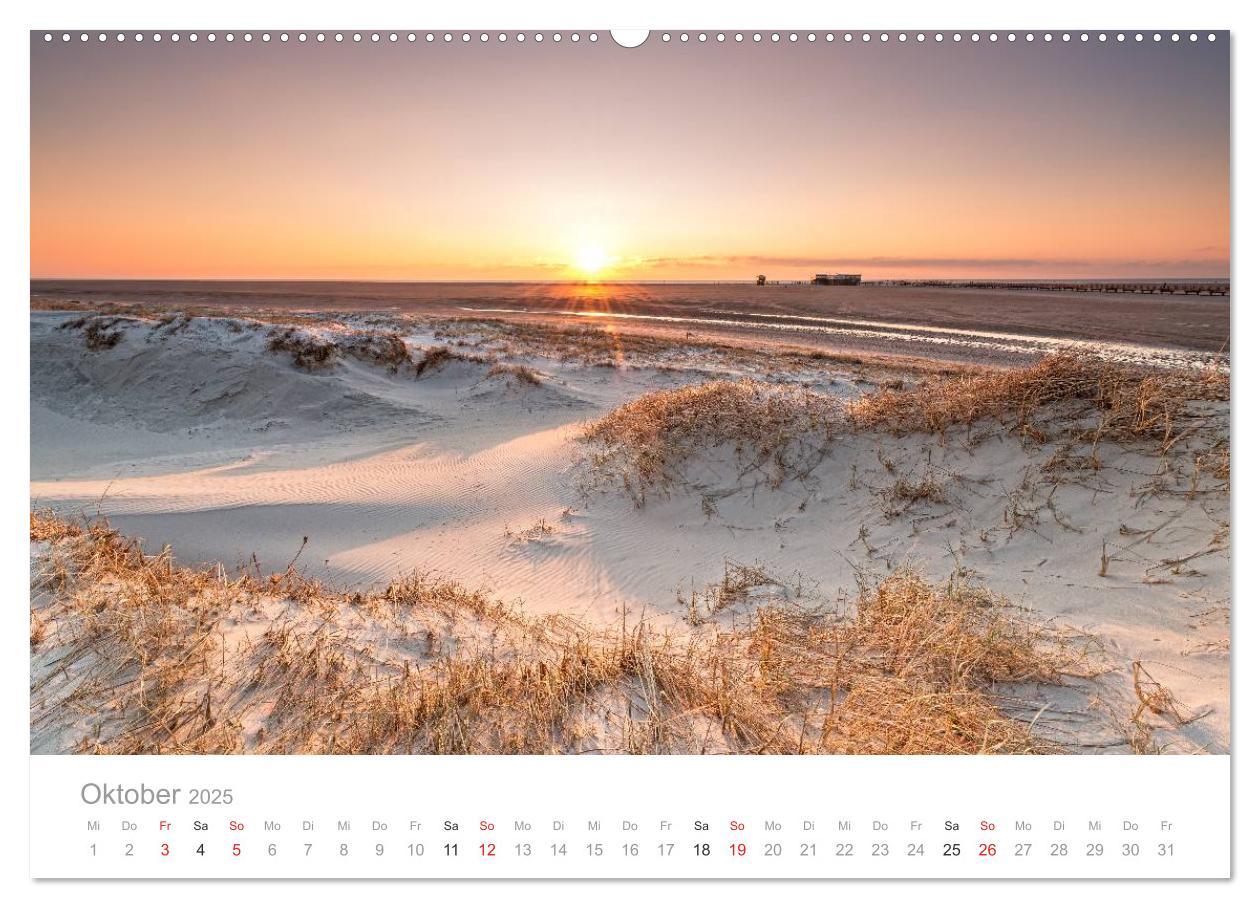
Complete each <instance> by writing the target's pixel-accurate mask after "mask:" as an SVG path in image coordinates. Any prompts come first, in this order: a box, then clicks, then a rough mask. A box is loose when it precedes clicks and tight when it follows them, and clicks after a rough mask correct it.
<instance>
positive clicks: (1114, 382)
mask: <svg viewBox="0 0 1260 908" xmlns="http://www.w3.org/2000/svg"><path fill="white" fill-rule="evenodd" d="M1228 398H1229V379H1228V376H1227V375H1225V374H1223V373H1220V372H1208V373H1200V372H1189V371H1161V370H1155V369H1137V368H1130V367H1125V366H1117V365H1112V364H1109V363H1105V362H1101V361H1098V360H1093V359H1086V358H1083V357H1077V356H1072V355H1069V354H1055V355H1052V356H1047V357H1046V358H1045V359H1043V360H1041V361H1040V362H1038V363H1035V364H1034V365H1031V366H1027V367H1023V368H1017V369H984V370H975V371H972V372H969V373H965V374H961V375H951V376H946V377H942V378H937V379H931V378H929V379H925V380H924V381H922V382H921V383H919V384H917V385H914V386H913V387H910V388H905V387H900V388H898V387H886V388H883V389H881V390H879V391H877V392H875V393H873V394H865V395H863V396H862V397H860V398H858V399H856V400H855V401H853V402H852V403H851V404H850V406H849V415H850V416H851V417H852V420H853V424H854V427H855V428H857V429H880V430H886V431H892V432H897V433H908V432H926V433H936V434H943V433H945V432H947V431H949V430H950V429H954V428H963V427H969V426H972V425H975V424H976V423H978V422H981V421H983V420H994V421H997V422H1000V423H1003V424H1005V425H1008V426H1010V427H1011V428H1012V429H1015V430H1017V431H1019V432H1020V433H1021V434H1024V435H1027V436H1029V437H1031V438H1033V439H1034V440H1037V441H1046V440H1048V439H1049V438H1050V437H1051V436H1052V434H1053V431H1052V430H1051V429H1050V428H1049V427H1048V426H1047V425H1046V422H1047V415H1048V410H1049V408H1052V407H1057V406H1067V407H1072V406H1075V413H1074V414H1073V415H1075V416H1077V417H1078V418H1080V419H1081V420H1083V421H1084V422H1085V423H1087V427H1085V428H1082V430H1081V435H1082V437H1087V438H1088V439H1089V440H1091V441H1100V440H1103V439H1119V440H1128V439H1133V438H1144V439H1155V440H1158V441H1160V442H1161V443H1168V442H1170V441H1172V440H1173V439H1175V438H1176V436H1177V434H1178V432H1179V431H1180V429H1181V428H1182V423H1183V422H1184V420H1185V419H1186V418H1187V416H1189V415H1191V414H1189V413H1188V404H1189V403H1190V402H1191V401H1195V400H1199V401H1215V400H1228Z"/></svg>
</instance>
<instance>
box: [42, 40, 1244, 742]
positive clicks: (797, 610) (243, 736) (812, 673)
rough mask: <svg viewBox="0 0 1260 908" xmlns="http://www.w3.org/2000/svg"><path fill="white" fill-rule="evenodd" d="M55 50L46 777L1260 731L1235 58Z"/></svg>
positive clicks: (1039, 52)
mask: <svg viewBox="0 0 1260 908" xmlns="http://www.w3.org/2000/svg"><path fill="white" fill-rule="evenodd" d="M557 37H560V38H562V40H555V41H553V40H552V39H551V37H550V33H548V36H547V40H545V41H541V42H537V41H534V40H533V39H532V36H530V37H529V38H528V39H524V36H522V38H523V40H520V41H518V40H517V36H516V33H514V32H508V33H504V35H503V36H502V40H500V37H499V35H498V33H492V34H491V35H490V36H489V38H488V40H487V41H485V42H480V41H472V42H470V43H467V44H464V43H463V42H458V41H456V42H453V43H447V42H444V41H442V40H441V37H440V36H439V37H438V40H436V41H433V42H429V41H426V40H425V39H424V37H423V35H421V36H420V38H419V40H415V41H411V40H407V38H406V37H405V35H404V37H402V39H401V40H398V41H396V42H391V41H382V42H379V43H377V42H372V41H365V42H362V43H356V42H353V41H351V42H345V43H336V42H332V41H327V42H321V41H317V40H315V38H314V34H313V33H312V37H311V40H309V41H304V42H297V41H296V40H295V41H289V42H287V43H284V44H281V43H279V42H273V43H269V44H267V45H263V44H262V43H261V42H251V43H246V42H244V41H236V42H233V43H232V44H228V43H226V42H223V41H220V42H216V43H214V44H211V43H209V42H207V41H200V42H197V43H195V44H193V43H190V42H188V41H184V42H180V43H176V42H171V41H166V42H162V43H160V44H155V43H153V42H147V43H143V44H137V43H134V42H128V43H121V44H120V43H116V42H112V41H110V42H87V43H83V44H80V43H77V42H75V43H71V44H62V43H60V42H52V43H46V42H45V41H43V39H42V34H40V35H32V39H31V66H32V73H31V84H32V90H31V136H32V137H31V282H30V301H29V302H30V328H29V330H30V414H31V416H30V471H31V480H30V570H31V573H30V577H31V582H30V660H31V667H30V672H31V677H30V683H31V689H30V748H31V752H32V753H39V754H221V753H248V754H277V755H280V754H591V755H596V754H750V755H752V754H803V755H807V754H866V755H870V754H1149V755H1152V756H1154V755H1160V754H1220V753H1228V752H1229V748H1230V740H1229V728H1230V690H1229V677H1230V608H1231V537H1230V520H1231V512H1230V305H1231V288H1230V187H1229V178H1230V144H1229V141H1230V140H1229V95H1230V84H1229V66H1230V61H1229V46H1228V40H1220V41H1213V42H1209V41H1207V40H1204V41H1201V42H1197V43H1195V44H1190V43H1189V42H1185V43H1181V44H1177V45H1174V44H1172V43H1164V44H1160V45H1155V44H1153V43H1149V42H1148V43H1147V44H1146V45H1140V44H1137V43H1135V42H1128V43H1125V44H1118V43H1116V42H1110V43H1107V42H1101V41H1098V40H1094V41H1081V40H1077V41H1070V42H1067V41H1063V42H1059V41H1056V42H1054V43H1053V44H1044V45H1043V44H1042V43H1041V42H1037V43H1033V44H1025V43H1022V42H1020V43H1013V44H1007V43H1005V42H1003V43H1000V44H993V45H990V44H987V43H981V44H978V45H973V44H971V43H966V42H964V43H961V44H957V43H953V42H943V43H939V44H938V43H935V42H927V43H924V44H921V45H915V46H903V47H894V46H883V45H879V44H872V45H866V44H863V43H862V42H860V41H859V42H852V43H847V42H845V41H843V40H837V41H830V42H828V41H825V40H818V41H806V40H802V41H786V40H785V41H782V42H772V41H769V40H766V41H753V40H752V38H751V33H748V36H744V35H742V34H740V36H739V37H738V38H737V33H734V32H731V33H726V34H724V36H723V39H722V40H721V41H718V40H717V39H716V37H712V36H710V37H708V38H707V39H706V41H705V42H703V43H701V42H699V41H698V40H690V41H687V42H683V41H681V40H679V37H678V36H677V35H675V36H673V40H670V41H665V40H662V39H661V35H659V34H658V33H653V35H652V36H651V37H650V38H649V39H648V40H647V41H646V42H645V43H644V44H643V45H642V46H639V47H634V48H625V47H621V46H618V44H617V43H616V42H615V41H613V40H612V39H611V38H610V37H609V36H608V35H607V34H605V33H600V34H599V35H597V36H595V39H594V40H592V37H591V36H588V35H586V34H585V33H583V34H582V35H581V36H580V37H581V40H577V38H578V36H577V35H574V36H572V37H571V36H570V35H569V34H568V33H565V34H564V35H558V36H557Z"/></svg>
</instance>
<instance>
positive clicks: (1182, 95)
mask: <svg viewBox="0 0 1260 908" xmlns="http://www.w3.org/2000/svg"><path fill="white" fill-rule="evenodd" d="M32 42H33V43H32V46H31V225H30V266H31V273H32V276H33V277H35V278H51V279H75V278H78V279H111V278H113V279H153V280H169V279H181V278H186V279H203V280H214V279H236V280H251V279H252V280H267V279H275V280H282V279H290V280H297V279H307V280H365V281H371V280H391V281H392V280H400V281H407V280H415V281H430V280H451V281H460V280H474V281H498V280H503V281H555V280H562V279H573V280H577V281H586V282H591V281H607V280H612V279H616V280H619V281H636V280H645V281H671V280H683V281H692V280H702V281H703V280H719V281H724V280H752V279H754V278H755V276H756V275H758V274H766V275H767V276H768V277H769V278H770V279H772V280H779V279H782V280H797V279H809V278H810V277H812V276H813V275H814V274H815V273H816V272H821V271H836V272H855V273H861V274H862V275H863V276H864V277H865V278H868V279H881V278H900V277H911V278H913V277H933V278H1047V277H1055V278H1085V279H1088V278H1138V277H1147V278H1160V277H1164V278H1192V279H1193V278H1207V277H1222V276H1228V274H1229V247H1230V217H1229V202H1230V198H1229V169H1230V148H1229V105H1228V99H1229V90H1228V86H1229V49H1228V46H1227V45H1228V42H1217V43H1216V44H1209V43H1208V42H1199V43H1198V44H1196V45H1191V44H1189V43H1188V42H1182V43H1181V44H1180V45H1173V44H1172V43H1171V42H1167V43H1165V44H1163V45H1155V44H1147V45H1145V46H1138V45H1136V44H1134V45H1119V44H1115V43H1108V44H1105V45H1104V44H1102V43H1100V42H1090V43H1088V44H1086V43H1083V42H1073V43H1070V44H1065V43H1061V42H1056V43H1055V44H1054V45H1053V46H1046V47H1040V46H1028V47H1025V46H1023V45H1022V43H1021V45H1020V46H1011V47H1007V46H993V47H970V46H956V47H954V46H948V47H947V46H939V47H938V46H917V47H914V48H906V49H903V50H904V51H905V52H904V53H900V52H894V51H893V49H892V48H887V47H849V46H846V47H839V46H830V45H828V46H825V47H824V46H821V43H820V45H819V46H810V47H802V46H797V45H793V46H791V47H788V46H786V45H784V46H773V47H771V46H760V47H755V48H754V47H751V46H747V45H743V46H735V45H733V44H730V43H729V42H728V45H729V46H722V47H719V46H716V45H711V46H707V47H701V46H691V47H682V46H673V45H667V44H663V43H661V42H655V41H649V42H648V43H646V44H644V45H643V46H641V47H638V48H635V49H634V50H627V49H625V48H621V47H617V46H616V45H615V43H614V42H610V41H600V42H598V43H588V42H583V43H580V44H576V45H573V46H571V47H570V46H565V47H563V48H552V47H545V48H544V47H538V48H535V47H524V46H522V47H517V46H504V47H491V46H476V47H473V46H469V47H461V48H459V49H458V50H454V49H442V50H440V51H439V50H438V49H435V48H419V47H412V46H404V45H403V43H402V42H400V44H399V45H398V46H394V45H390V46H383V45H382V46H376V45H373V46H372V47H371V48H370V49H368V48H363V47H350V46H328V45H319V46H312V45H309V44H308V45H300V46H299V45H297V44H287V45H277V44H275V43H272V44H269V45H266V46H261V45H255V46H247V45H244V44H243V43H241V44H237V45H231V46H229V45H226V44H223V43H216V44H213V45H212V44H209V43H208V42H199V43H197V44H192V43H189V42H180V43H179V44H175V43H174V42H163V43H162V44H160V45H159V44H152V43H148V42H146V43H145V44H143V45H136V44H132V43H127V44H122V45H115V44H114V43H113V42H109V43H107V44H105V45H102V46H97V45H96V42H90V43H88V44H86V45H83V46H80V44H79V42H73V43H69V44H63V43H62V42H49V43H45V42H44V41H43V40H41V39H40V38H39V36H33V38H32ZM448 50H449V51H451V52H447V51H448ZM683 87H685V92H683V91H682V88H683ZM680 92H681V93H680ZM960 99H965V103H960Z"/></svg>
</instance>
